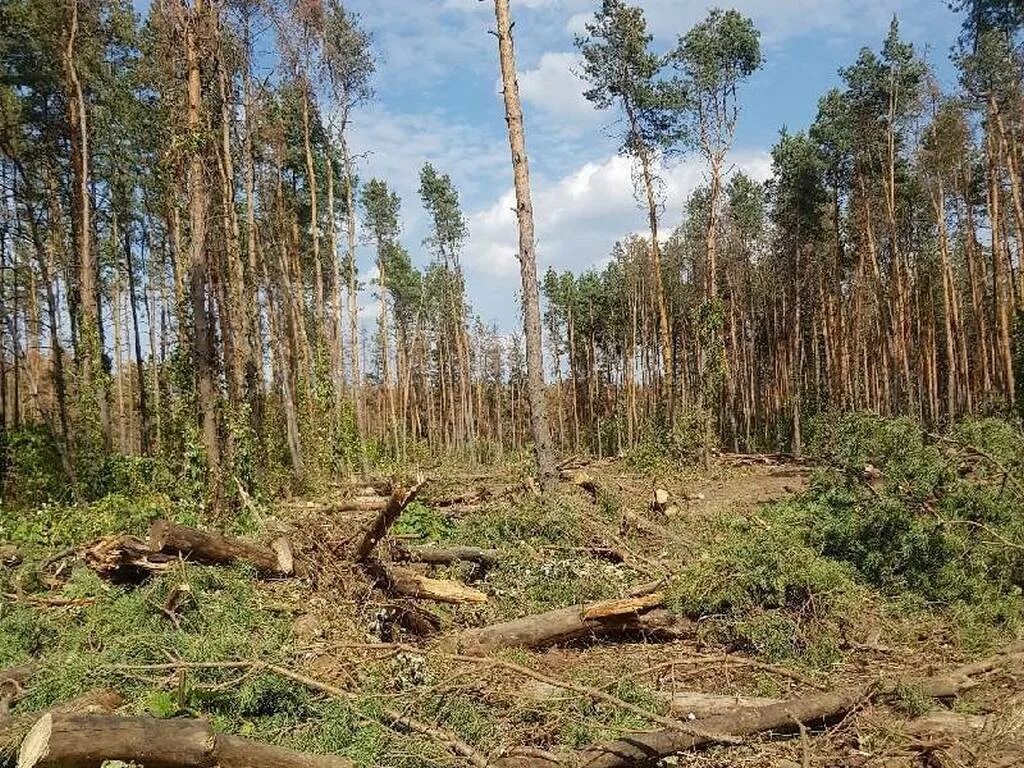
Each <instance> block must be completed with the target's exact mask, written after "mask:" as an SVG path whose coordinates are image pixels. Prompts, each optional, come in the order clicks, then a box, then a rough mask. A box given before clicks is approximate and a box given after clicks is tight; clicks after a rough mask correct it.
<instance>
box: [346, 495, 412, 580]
mask: <svg viewBox="0 0 1024 768" xmlns="http://www.w3.org/2000/svg"><path fill="white" fill-rule="evenodd" d="M423 482H424V481H423V478H422V477H421V478H418V479H417V480H416V482H415V483H414V484H413V486H412V487H411V488H409V489H408V490H404V489H402V488H396V489H395V492H394V493H392V494H391V498H390V499H389V500H388V503H387V505H386V506H385V507H384V508H383V509H382V510H381V511H380V512H379V513H378V514H377V517H375V518H374V520H373V523H372V524H371V525H370V527H369V528H368V529H367V530H366V532H365V533H364V534H363V537H362V539H360V541H359V544H358V545H357V546H356V549H355V552H354V554H353V559H354V560H355V561H356V562H357V563H358V562H363V561H364V560H366V559H367V558H369V556H370V555H371V554H372V553H373V550H374V548H376V546H377V544H378V542H380V540H381V539H383V538H384V536H385V534H387V532H388V530H389V529H390V528H391V526H392V525H394V524H395V521H396V520H398V518H399V516H400V515H401V514H402V511H403V510H404V509H405V508H406V506H407V505H408V504H409V503H410V502H411V501H413V500H414V499H415V498H416V494H417V493H419V490H420V488H421V487H422V486H423Z"/></svg>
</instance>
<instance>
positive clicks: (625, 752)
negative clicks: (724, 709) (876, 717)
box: [517, 643, 1024, 768]
mask: <svg viewBox="0 0 1024 768" xmlns="http://www.w3.org/2000/svg"><path fill="white" fill-rule="evenodd" d="M1021 658H1024V643H1016V644H1014V645H1012V646H1010V647H1009V648H1007V649H1005V650H1004V651H1002V652H1000V653H998V654H996V655H994V656H991V657H989V658H987V659H984V660H982V661H979V662H975V663H973V664H968V665H965V666H963V667H959V668H957V669H954V670H952V671H950V672H946V673H943V674H938V675H933V676H931V677H927V678H923V679H919V680H916V681H915V680H910V681H903V682H902V683H900V682H891V683H886V684H880V685H858V686H852V687H850V688H843V689H839V690H836V691H828V692H826V693H817V694H813V695H810V696H803V697H800V698H795V699H790V700H788V701H783V702H779V703H776V704H769V705H766V706H763V707H752V708H749V709H740V710H737V711H735V712H731V713H728V714H722V715H717V716H714V717H708V718H706V719H705V720H702V721H701V726H702V727H703V728H704V729H706V731H708V732H720V733H726V734H731V735H732V736H751V735H754V734H757V733H764V732H766V731H790V730H792V729H793V728H794V726H797V725H798V724H800V723H803V724H804V725H811V724H818V723H824V722H828V721H830V720H832V719H834V718H836V717H840V716H842V715H845V714H847V713H848V712H850V711H852V710H853V709H854V708H856V707H857V706H858V705H859V704H861V703H862V702H864V701H867V700H870V699H872V698H878V697H879V696H891V695H893V694H895V693H896V692H897V691H898V690H900V689H901V688H902V687H904V686H908V685H909V686H910V687H912V688H914V689H916V690H919V691H920V692H922V693H924V694H926V695H928V696H932V697H933V698H948V697H951V696H955V695H957V694H958V693H960V692H962V691H964V690H966V689H968V688H970V687H972V686H974V685H977V680H975V679H974V677H975V676H977V675H979V674H982V673H984V672H988V671H990V670H992V669H995V668H997V667H1000V666H1002V665H1004V664H1006V663H1007V662H1009V661H1010V660H1013V659H1021ZM716 743H720V742H718V741H716V740H714V739H708V738H706V737H705V736H697V735H694V734H691V733H683V732H680V731H678V730H672V729H665V730H660V731H652V732H650V733H636V734H632V735H630V736H626V737H623V738H621V739H619V740H617V741H614V742H611V743H609V744H605V745H599V746H594V747H591V748H590V749H588V750H586V751H584V752H583V753H582V755H581V756H580V757H581V760H580V763H581V765H583V766H585V768H627V767H628V766H638V765H649V764H652V763H655V762H657V761H659V760H661V759H662V758H665V757H668V756H669V755H673V754H676V753H678V752H685V751H687V750H690V749H696V748H699V747H705V746H709V745H712V744H716ZM517 764H518V765H522V762H521V761H518V762H517ZM538 765H539V764H538Z"/></svg>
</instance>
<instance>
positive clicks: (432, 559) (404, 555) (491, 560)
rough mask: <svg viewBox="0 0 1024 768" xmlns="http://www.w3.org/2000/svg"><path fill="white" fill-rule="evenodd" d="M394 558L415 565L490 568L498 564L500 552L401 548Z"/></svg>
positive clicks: (454, 548)
mask: <svg viewBox="0 0 1024 768" xmlns="http://www.w3.org/2000/svg"><path fill="white" fill-rule="evenodd" d="M394 556H395V559H397V560H408V561H410V562H413V563H430V564H432V565H451V564H452V563H458V562H462V561H465V562H471V563H477V564H478V565H482V566H486V567H490V566H493V565H495V564H497V562H498V556H499V552H498V550H496V549H480V548H479V547H430V546H399V547H396V548H395V551H394Z"/></svg>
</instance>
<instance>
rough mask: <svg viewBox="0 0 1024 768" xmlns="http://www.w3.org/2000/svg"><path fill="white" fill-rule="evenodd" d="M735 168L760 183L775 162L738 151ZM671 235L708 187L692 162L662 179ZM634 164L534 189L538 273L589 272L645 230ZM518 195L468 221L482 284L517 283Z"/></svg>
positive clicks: (471, 264) (599, 168)
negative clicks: (694, 196) (688, 204)
mask: <svg viewBox="0 0 1024 768" xmlns="http://www.w3.org/2000/svg"><path fill="white" fill-rule="evenodd" d="M731 161H732V164H733V167H734V168H735V169H742V170H744V171H745V172H746V173H748V174H750V175H751V176H753V177H754V178H756V179H759V180H763V179H766V178H768V176H769V174H770V169H771V158H770V157H769V156H768V154H767V153H766V152H762V151H746V150H740V151H736V152H734V153H733V155H732V157H731ZM662 177H663V182H664V189H663V191H664V199H665V200H666V209H665V213H664V214H663V217H662V227H663V231H664V232H665V233H666V234H667V233H668V232H670V231H671V229H672V228H673V227H674V226H676V225H677V224H678V223H679V221H680V216H681V214H680V211H681V210H682V205H683V202H684V201H685V200H686V198H687V197H688V196H689V195H690V193H691V192H692V191H693V190H694V189H696V188H697V187H698V186H700V185H701V184H702V183H704V182H705V171H704V166H703V163H702V162H701V161H700V160H699V159H697V158H688V159H687V160H685V161H683V162H681V163H677V164H675V165H673V166H672V167H670V168H668V169H666V170H665V171H664V172H663V173H662ZM633 189H634V185H633V172H632V165H631V162H630V160H629V159H628V158H626V157H622V156H618V155H616V156H613V157H609V158H606V159H605V160H602V161H600V162H591V163H586V164H584V165H583V166H581V167H580V168H578V169H576V170H575V171H573V172H572V173H570V174H568V175H566V176H564V177H562V178H560V179H557V180H554V181H546V180H543V179H536V180H535V181H534V190H533V207H534V219H535V224H536V230H537V254H538V263H539V269H540V270H541V271H543V270H544V269H546V268H547V267H548V266H553V267H555V268H556V269H574V270H579V269H585V268H587V267H590V266H593V265H594V264H597V263H600V262H601V261H602V260H603V259H605V258H606V257H607V255H608V253H609V252H610V251H611V248H612V246H613V245H614V243H615V242H616V241H617V240H620V239H622V238H623V237H624V236H625V235H627V234H629V233H631V232H636V231H640V230H642V229H643V227H644V221H645V217H644V215H643V212H642V211H641V210H640V208H639V207H638V206H637V202H636V197H635V196H634V194H633ZM514 207H515V196H514V194H513V192H512V190H508V191H506V192H504V193H503V194H502V195H501V197H499V198H498V199H497V200H496V201H495V202H494V203H492V204H491V205H489V206H487V207H486V208H484V209H482V210H480V211H478V212H476V213H474V214H473V215H472V216H471V217H470V231H471V233H472V237H471V241H470V243H469V245H468V248H467V253H466V257H465V263H466V266H467V268H468V269H469V270H470V272H471V273H475V274H477V275H479V276H480V279H481V281H487V280H495V279H497V280H504V279H508V278H512V277H514V276H515V275H516V273H517V270H518V261H517V259H516V252H517V237H518V234H517V229H516V219H515V210H514Z"/></svg>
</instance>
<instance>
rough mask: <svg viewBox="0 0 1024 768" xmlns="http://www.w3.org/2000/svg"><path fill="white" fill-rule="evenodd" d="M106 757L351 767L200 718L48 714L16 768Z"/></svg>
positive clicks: (164, 765)
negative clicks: (231, 732) (222, 729)
mask: <svg viewBox="0 0 1024 768" xmlns="http://www.w3.org/2000/svg"><path fill="white" fill-rule="evenodd" d="M107 760H120V761H123V762H126V763H140V764H143V765H145V766H146V768H210V767H211V766H215V765H217V766H220V768H351V766H352V763H351V762H350V761H349V760H347V759H345V758H342V757H331V756H321V755H312V754H308V753H303V752H295V751H293V750H290V749H283V748H281V747H274V746H271V745H269V744H261V743H259V742H255V741H250V740H248V739H243V738H241V737H239V736H228V735H224V734H218V733H215V732H214V730H213V729H212V728H211V727H210V725H209V723H207V722H205V721H202V720H158V719H156V718H149V717H116V716H106V715H74V714H63V713H50V712H48V713H46V714H45V715H43V716H42V717H40V718H39V719H38V720H37V721H36V723H35V725H33V726H32V730H31V731H29V734H28V735H27V736H26V737H25V740H24V741H23V742H22V745H21V750H20V751H19V753H18V768H100V766H101V765H103V763H104V762H106V761H107Z"/></svg>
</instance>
